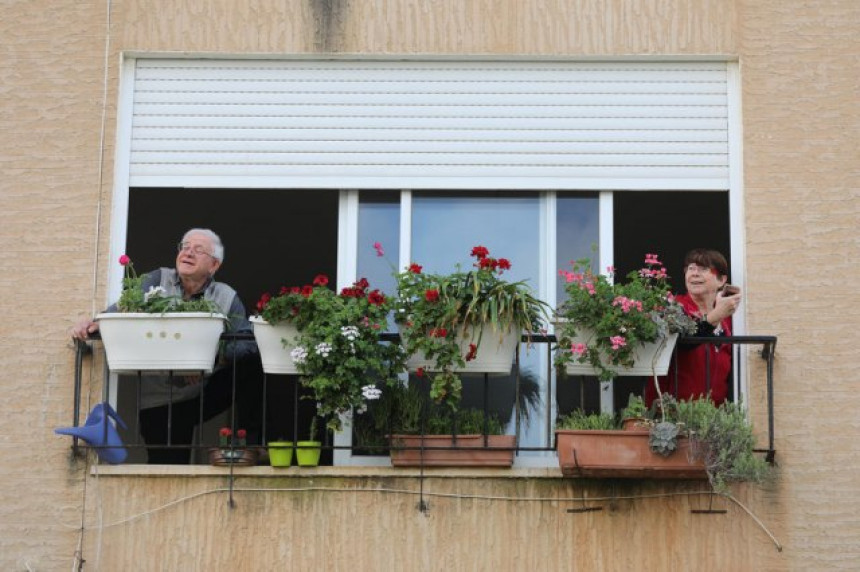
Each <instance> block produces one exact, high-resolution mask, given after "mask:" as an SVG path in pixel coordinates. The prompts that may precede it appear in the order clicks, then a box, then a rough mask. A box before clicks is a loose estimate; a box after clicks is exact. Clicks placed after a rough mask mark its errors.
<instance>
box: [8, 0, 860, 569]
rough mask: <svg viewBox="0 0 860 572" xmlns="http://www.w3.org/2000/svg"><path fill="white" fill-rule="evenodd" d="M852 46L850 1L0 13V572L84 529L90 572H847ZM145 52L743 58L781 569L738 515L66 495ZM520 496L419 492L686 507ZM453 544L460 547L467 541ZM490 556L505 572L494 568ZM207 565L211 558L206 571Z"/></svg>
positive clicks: (104, 480)
mask: <svg viewBox="0 0 860 572" xmlns="http://www.w3.org/2000/svg"><path fill="white" fill-rule="evenodd" d="M108 8H109V9H110V26H109V30H110V37H109V42H106V35H105V33H106V30H107V29H108V28H107V10H108ZM858 32H860V3H857V2H856V1H855V0H818V1H808V2H803V3H801V2H785V1H784V0H746V1H742V0H710V1H708V0H701V1H694V0H686V1H685V0H628V1H624V0H601V1H597V0H591V1H587V0H557V1H554V2H535V1H531V0H507V1H500V0H496V1H492V0H468V1H465V0H424V1H417V0H415V1H410V0H399V1H396V0H390V1H382V0H366V1H347V0H329V1H313V0H285V1H284V0H280V1H277V2H275V1H271V0H256V1H249V2H239V3H237V2H234V1H232V0H215V1H204V0H197V1H182V0H177V1H175V2H170V3H164V2H154V1H146V0H125V1H124V0H113V1H110V2H109V1H104V2H91V1H90V2H46V1H44V0H37V1H35V2H16V1H10V2H4V3H3V16H2V18H0V45H2V48H3V51H2V57H0V132H2V133H3V137H2V139H0V168H2V175H3V176H2V178H0V285H2V296H0V309H2V315H3V316H4V320H3V321H2V324H0V372H2V373H0V389H2V395H3V409H2V411H3V415H2V416H0V454H2V455H3V462H2V463H0V485H2V488H0V507H2V508H0V568H2V569H4V570H26V569H34V570H60V569H68V568H69V567H71V565H72V562H73V557H74V555H75V551H76V549H77V547H78V538H79V535H78V532H77V530H76V529H77V528H79V526H80V522H81V515H82V508H83V507H85V509H84V510H83V512H84V513H85V515H86V525H87V532H86V534H85V535H84V543H83V549H84V550H83V556H84V558H86V560H87V566H86V569H88V570H90V569H103V570H115V569H137V568H138V567H140V568H141V569H181V568H185V567H186V566H188V565H190V563H193V562H197V561H198V560H199V561H201V562H204V563H209V564H211V565H210V566H206V567H205V568H200V569H234V568H235V569H245V568H250V564H249V563H248V561H241V562H243V563H242V564H240V561H239V560H237V558H238V557H239V555H240V554H244V555H250V556H249V557H250V558H252V563H255V564H258V565H259V567H261V568H270V567H275V564H274V563H275V562H281V563H283V562H286V561H290V562H292V564H293V566H295V567H296V568H305V567H306V566H305V565H303V564H298V563H297V561H296V560H293V558H296V557H298V556H300V555H305V554H307V555H310V556H311V557H312V558H313V559H314V561H315V563H317V564H320V563H322V564H323V566H322V568H324V569H344V568H347V567H349V568H353V567H354V568H356V569H361V568H365V569H380V570H381V569H391V568H404V569H409V568H415V569H427V570H432V569H437V568H441V567H442V565H445V564H449V565H450V567H454V568H459V567H461V566H460V565H463V566H462V567H466V568H473V567H474V568H481V567H482V566H483V565H486V564H487V563H490V564H498V567H499V568H502V569H505V568H510V569H518V570H522V569H547V570H550V569H582V570H591V569H599V568H601V567H602V568H605V569H620V568H621V567H622V566H626V567H631V566H632V565H636V564H637V563H639V562H645V563H646V564H648V566H646V569H661V570H662V569H723V570H765V569H771V570H810V569H814V570H825V569H840V568H841V569H857V568H860V543H858V542H857V538H860V518H858V516H857V515H858V514H860V495H858V494H857V491H858V490H860V478H858V476H857V475H858V473H860V455H858V453H860V445H858V440H857V438H856V437H857V434H858V429H860V425H858V422H857V421H856V416H854V415H852V414H851V411H852V410H853V408H854V407H858V406H860V397H858V394H857V391H856V386H857V381H858V379H857V375H856V374H854V373H853V366H854V364H855V362H857V360H858V358H860V350H858V349H857V344H856V343H854V340H853V336H854V335H855V334H856V329H857V328H856V324H857V323H858V318H860V311H858V309H857V308H858V306H857V305H856V304H854V303H853V302H852V301H851V300H852V299H853V293H854V292H853V291H854V285H855V284H856V283H857V279H858V278H860V277H858V271H857V264H856V260H857V259H858V231H857V226H858V220H860V216H858V211H860V207H858V192H857V184H856V181H857V179H858V165H860V156H858V151H857V148H858V146H857V143H858V136H857V133H858V130H860V120H858V107H857V102H856V96H857V93H858V77H860V69H858V68H860V65H858V62H860V33H858ZM106 48H107V56H108V58H107V72H108V74H107V90H106V92H104V91H103V87H104V84H103V80H104V74H105V67H104V63H105V50H106ZM150 51H158V52H193V53H198V52H212V53H223V54H225V55H237V54H285V55H289V54H315V53H319V54H326V53H332V52H334V53H371V54H452V55H457V54H467V55H468V54H494V55H513V56H563V57H570V58H578V57H583V56H630V55H635V56H640V55H647V56H657V55H669V56H685V55H706V56H714V55H717V56H728V57H733V58H737V59H738V60H739V62H740V71H741V81H742V94H741V95H742V101H743V152H744V165H743V166H744V172H743V187H744V189H743V197H744V200H743V205H742V207H743V210H744V216H743V221H744V225H743V232H744V234H745V237H746V241H745V260H744V262H745V269H746V277H747V282H746V284H745V286H746V312H747V314H746V315H747V323H748V330H749V331H750V332H753V333H761V334H773V335H777V336H779V345H778V348H777V356H778V357H777V367H776V380H777V387H776V390H777V394H776V434H777V443H776V448H777V451H778V453H777V459H778V462H779V467H778V471H777V480H776V482H775V483H773V484H771V485H768V486H766V487H762V488H752V489H749V488H741V489H740V490H739V491H738V492H737V494H738V497H739V499H740V500H742V501H743V502H744V504H746V505H747V506H749V507H750V508H751V509H752V510H753V511H754V512H755V514H756V515H757V516H758V517H759V518H760V519H761V521H762V522H763V523H764V524H765V525H766V526H767V527H768V528H769V529H770V530H771V531H772V532H773V533H774V534H775V535H776V536H777V538H779V540H780V541H781V542H782V544H783V545H784V546H785V550H784V551H783V552H781V553H778V552H776V550H774V548H773V544H772V543H771V541H770V539H769V538H768V537H767V536H766V534H765V533H764V532H763V530H762V529H761V528H760V527H758V526H757V525H756V524H755V523H754V521H753V520H752V519H751V518H750V516H749V515H747V514H746V513H745V512H743V511H742V510H741V509H740V508H739V507H738V506H737V505H730V506H729V507H728V508H729V513H728V514H727V515H723V516H713V515H711V516H691V515H690V514H689V512H688V510H687V509H688V508H690V503H691V502H692V501H690V500H689V497H686V496H672V497H667V498H661V499H652V500H638V501H631V502H629V503H628V502H621V503H616V504H618V505H620V506H621V508H620V509H617V510H614V511H610V510H606V509H605V510H604V511H603V512H601V513H590V514H587V515H575V516H574V515H571V514H568V513H566V511H565V508H567V507H566V505H564V504H563V503H552V502H537V501H535V502H510V501H488V500H478V499H449V498H439V499H431V503H432V504H431V507H432V508H431V512H430V515H429V516H425V515H423V514H421V513H419V512H418V511H417V510H415V507H414V504H415V502H416V501H415V498H414V497H412V496H409V495H406V494H382V493H361V494H354V495H347V494H345V493H332V492H326V491H317V492H311V493H307V492H305V493H298V494H296V493H267V492H259V491H257V492H243V493H241V494H239V496H238V497H237V503H238V504H237V507H236V508H235V509H233V510H228V509H227V508H226V501H225V498H224V495H223V494H208V495H204V496H201V497H194V498H192V499H186V500H183V501H182V502H180V503H178V504H176V505H173V506H171V507H169V508H166V509H161V510H158V509H159V508H160V507H162V506H163V505H165V504H166V503H169V502H171V501H173V500H175V499H180V498H183V497H187V496H189V495H193V494H194V493H197V492H199V491H204V490H208V489H212V488H217V487H221V486H224V485H225V482H226V481H225V480H223V479H222V478H218V477H213V476H211V474H209V473H204V476H199V477H194V478H179V477H176V476H173V477H171V476H167V477H157V478H156V477H153V478H146V479H142V478H139V477H136V476H109V477H108V476H102V477H101V478H98V479H96V478H92V477H90V478H86V477H85V471H84V466H83V464H81V463H80V462H75V461H73V460H71V458H70V456H69V451H68V441H67V440H66V439H61V438H59V437H56V436H55V435H54V434H53V432H52V429H53V428H54V427H56V426H60V425H66V424H68V422H69V421H70V419H71V415H72V413H71V385H72V366H73V360H72V352H71V349H70V345H69V342H68V336H67V332H68V328H69V327H70V326H71V324H72V323H73V321H74V320H75V319H76V318H77V317H78V316H79V315H81V314H89V313H91V312H93V311H94V310H96V309H98V308H100V307H101V306H102V305H103V302H104V298H105V295H104V284H105V276H106V270H105V268H106V263H107V245H108V240H109V233H110V212H111V194H112V181H113V169H112V167H113V142H114V138H115V132H114V127H115V107H116V101H117V85H118V79H117V72H118V69H119V59H120V54H121V53H123V52H150ZM103 117H104V118H105V123H104V130H102V118H103ZM102 135H103V136H104V139H103V147H102ZM102 161H103V163H102ZM99 382H100V372H97V373H95V374H92V375H88V377H87V384H88V387H89V390H90V393H91V395H92V396H97V395H99V392H100V386H99ZM758 396H760V392H756V391H754V397H758ZM207 469H208V467H207ZM254 470H255V471H258V469H254ZM264 470H265V469H259V471H264ZM207 475H209V476H207ZM520 476H521V477H524V478H517V479H508V478H503V477H496V478H492V479H478V480H475V479H470V478H467V477H466V476H463V477H462V478H455V479H439V480H431V481H429V482H428V483H427V486H428V488H429V490H431V491H434V492H458V493H461V494H466V495H469V494H473V493H476V491H477V492H480V493H481V494H486V495H495V496H499V497H509V496H517V497H529V498H531V497H536V498H545V497H549V498H569V497H578V496H581V495H583V494H587V495H588V496H589V497H593V496H609V495H613V494H615V495H616V496H618V495H622V494H623V492H624V491H628V490H629V489H630V487H632V488H633V489H634V492H635V493H643V492H644V493H655V492H661V493H670V492H679V491H680V492H684V491H689V490H691V489H690V488H689V487H690V486H694V485H648V484H639V485H624V486H623V487H621V488H620V489H619V488H613V487H612V485H611V484H608V483H579V482H570V481H562V480H560V479H558V478H556V477H554V476H553V475H552V474H547V475H544V476H542V477H540V478H536V477H529V476H528V474H525V475H523V474H520ZM240 484H242V485H244V486H249V487H257V488H261V487H263V488H267V487H284V486H289V487H293V486H296V487H309V486H334V487H339V488H340V487H355V488H360V489H363V488H371V487H376V486H380V485H386V486H389V487H391V488H404V487H407V488H408V487H411V488H414V487H416V486H417V481H414V480H410V479H398V478H390V476H389V475H383V476H377V475H372V476H367V477H366V478H356V477H348V478H347V477H343V476H342V475H341V476H337V477H336V478H335V477H334V476H332V477H325V478H323V477H316V478H295V479H283V478H277V479H274V478H267V476H266V474H265V473H262V474H261V475H259V476H258V477H255V478H254V479H251V480H249V481H248V482H245V481H240ZM693 490H697V489H693ZM619 491H620V492H619ZM150 511H154V512H152V513H150ZM136 515H140V516H139V517H138V518H136V519H134V520H131V521H129V522H125V521H124V519H128V518H130V517H133V516H136ZM652 523H653V524H654V525H652ZM99 525H111V526H107V527H105V528H101V529H100V528H99ZM305 532H309V533H310V534H309V535H308V537H307V538H304V537H303V539H302V540H299V539H298V535H299V534H300V533H305ZM491 532H492V534H491ZM654 534H657V536H656V537H655V536H654ZM470 537H475V538H476V540H477V545H476V547H472V546H470V545H468V544H467V543H466V542H465V541H464V539H466V538H470ZM401 541H402V542H401ZM231 543H232V544H231ZM228 546H229V547H230V548H227V547H228ZM234 546H237V547H235V548H234ZM238 546H241V547H242V548H239V547H238ZM674 546H688V548H686V549H684V550H678V549H676V548H672V547H674ZM491 548H499V549H501V551H502V552H501V553H502V555H503V556H502V557H498V558H499V559H498V560H497V559H496V558H497V557H492V556H488V555H487V551H488V550H490V549H491ZM210 553H213V554H219V555H221V556H220V558H221V559H220V560H207V558H208V556H206V555H207V554H210ZM153 555H158V558H156V557H155V556H153ZM638 557H641V558H642V559H641V560H639V559H637V558H638ZM254 558H259V560H256V561H253V559H254ZM142 561H144V562H150V563H151V564H150V566H142V565H140V563H141V562H142ZM161 563H164V565H163V566H162V565H161ZM502 563H512V564H510V565H509V566H506V565H504V564H502ZM246 564H248V566H246ZM413 564H414V566H413ZM437 564H438V565H439V566H438V567H437ZM471 564H474V566H472V565H471ZM282 566H283V564H281V565H278V567H282ZM307 567H309V566H307Z"/></svg>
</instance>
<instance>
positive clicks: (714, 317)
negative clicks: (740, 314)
mask: <svg viewBox="0 0 860 572" xmlns="http://www.w3.org/2000/svg"><path fill="white" fill-rule="evenodd" d="M735 289H736V293H734V294H727V293H726V292H725V291H723V290H720V291H719V292H717V298H716V300H714V309H713V310H711V311H710V312H708V321H709V322H710V323H711V324H714V325H717V324H719V323H720V322H722V321H723V320H725V319H726V318H728V317H729V316H731V315H733V314H734V313H735V312H736V311H737V309H738V306H740V305H741V299H742V298H743V293H742V292H741V289H740V288H738V287H737V286H735Z"/></svg>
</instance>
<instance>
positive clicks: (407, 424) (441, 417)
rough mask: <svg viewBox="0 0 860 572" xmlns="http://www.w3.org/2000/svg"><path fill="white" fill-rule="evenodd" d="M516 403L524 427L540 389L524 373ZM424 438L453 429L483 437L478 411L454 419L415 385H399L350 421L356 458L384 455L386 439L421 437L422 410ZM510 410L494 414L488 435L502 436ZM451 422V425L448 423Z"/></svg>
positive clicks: (467, 411) (460, 413)
mask: <svg viewBox="0 0 860 572" xmlns="http://www.w3.org/2000/svg"><path fill="white" fill-rule="evenodd" d="M517 396H518V398H519V402H518V403H517V404H515V406H514V408H515V409H516V410H517V411H518V413H519V418H520V420H521V421H522V422H523V423H524V424H525V425H528V423H529V421H530V415H531V412H532V411H533V410H534V409H535V408H536V407H537V405H538V404H539V403H540V399H541V397H540V385H539V384H538V381H537V379H536V376H534V375H533V374H532V373H531V372H529V371H524V372H523V373H522V375H521V376H520V379H519V391H518V392H517ZM425 407H426V409H425V410H424V411H425V413H424V414H425V415H426V423H425V425H424V432H425V434H427V435H434V434H437V435H438V434H443V435H450V434H451V433H452V430H454V425H456V430H457V432H458V433H461V434H483V432H484V414H483V411H482V410H481V409H475V408H467V409H460V408H458V412H457V415H456V416H452V414H453V410H452V409H451V408H450V407H448V406H446V405H439V404H436V403H434V402H433V401H432V399H429V398H428V394H427V392H426V391H425V392H423V393H422V391H421V390H420V389H419V387H418V386H417V385H415V384H411V385H406V384H401V385H399V386H397V387H393V388H389V389H388V390H386V391H385V392H383V394H382V397H381V398H380V399H379V400H377V401H374V402H372V403H369V404H368V410H367V412H366V413H364V414H362V415H358V416H356V417H355V418H354V422H353V431H354V436H355V444H356V447H355V449H356V452H358V453H359V454H371V455H373V454H376V455H380V454H385V453H386V451H387V447H388V443H389V436H390V435H391V434H395V433H401V434H409V435H417V434H420V433H421V419H422V417H421V415H422V408H425ZM514 408H512V410H511V411H510V413H509V415H508V416H507V417H505V416H503V415H499V414H496V413H493V414H491V416H490V418H489V425H488V429H489V431H488V434H491V435H502V434H504V433H503V430H504V428H505V427H506V426H507V425H508V424H509V423H510V420H511V416H513V415H514V414H515V411H514ZM452 420H453V421H452Z"/></svg>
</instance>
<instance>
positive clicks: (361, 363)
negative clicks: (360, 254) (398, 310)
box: [257, 275, 404, 431]
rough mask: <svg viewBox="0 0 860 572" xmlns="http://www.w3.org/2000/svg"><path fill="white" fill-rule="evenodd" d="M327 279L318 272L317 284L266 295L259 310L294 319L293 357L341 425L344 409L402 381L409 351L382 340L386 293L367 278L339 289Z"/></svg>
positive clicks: (321, 406)
mask: <svg viewBox="0 0 860 572" xmlns="http://www.w3.org/2000/svg"><path fill="white" fill-rule="evenodd" d="M327 284H328V278H327V277H326V276H324V275H319V276H317V277H316V278H315V279H314V284H313V286H305V287H304V288H301V289H286V288H285V289H282V290H281V293H280V294H279V295H278V296H276V297H274V298H272V297H268V298H267V296H266V295H264V296H263V298H261V301H260V303H258V305H257V310H258V311H259V312H260V314H261V315H262V316H263V318H265V319H266V320H267V321H270V320H271V321H272V322H273V323H277V322H278V321H281V320H287V321H292V322H293V323H295V325H296V327H297V329H298V331H299V336H298V339H297V345H296V348H295V349H294V350H293V351H292V357H293V360H294V362H295V364H296V366H297V368H298V369H299V372H300V374H301V377H300V379H301V382H302V383H303V384H304V385H305V386H307V387H309V388H310V389H311V390H312V391H313V398H314V399H316V401H317V413H318V415H319V416H321V417H323V418H325V419H327V420H328V421H327V423H326V426H327V427H328V428H329V429H331V430H334V431H339V430H340V429H341V419H340V415H341V414H345V413H348V412H349V411H350V410H351V409H353V408H355V409H356V410H357V412H361V411H363V410H364V408H365V407H366V405H367V401H368V400H371V401H372V400H373V399H375V398H376V397H377V394H378V392H379V391H382V390H384V388H385V387H389V386H392V385H395V384H398V383H399V379H398V374H399V373H400V372H401V371H402V370H403V368H404V356H403V350H402V348H401V346H400V345H399V344H392V343H388V342H383V341H382V340H381V335H382V333H384V332H385V328H386V317H387V314H388V312H389V310H390V303H389V300H388V299H387V298H386V297H385V295H383V294H382V293H381V292H379V290H370V287H369V284H368V282H367V280H365V279H363V278H362V279H361V280H359V281H357V282H356V283H355V284H353V285H352V286H351V287H348V288H344V289H343V290H342V291H341V292H340V293H339V294H338V293H335V292H334V291H333V290H330V289H329V288H327V287H326V286H327ZM380 386H381V387H380Z"/></svg>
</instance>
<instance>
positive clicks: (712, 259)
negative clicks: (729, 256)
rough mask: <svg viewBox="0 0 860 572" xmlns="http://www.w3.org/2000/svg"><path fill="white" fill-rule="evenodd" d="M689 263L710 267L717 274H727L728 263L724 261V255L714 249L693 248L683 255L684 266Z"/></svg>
mask: <svg viewBox="0 0 860 572" xmlns="http://www.w3.org/2000/svg"><path fill="white" fill-rule="evenodd" d="M690 264H698V265H699V266H704V267H705V268H712V269H713V270H716V271H717V275H719V276H726V277H728V275H729V263H728V262H726V257H725V256H723V255H722V254H720V253H719V252H718V251H716V250H711V249H708V248H694V249H693V250H691V251H690V252H688V253H687V256H685V257H684V268H687V267H688V266H689V265H690Z"/></svg>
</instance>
